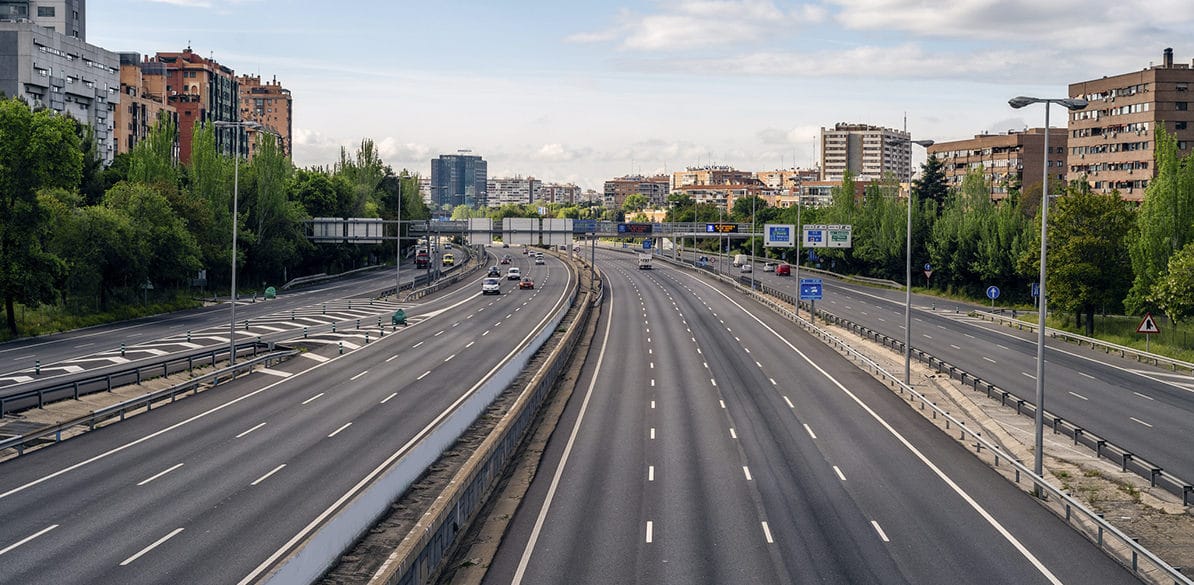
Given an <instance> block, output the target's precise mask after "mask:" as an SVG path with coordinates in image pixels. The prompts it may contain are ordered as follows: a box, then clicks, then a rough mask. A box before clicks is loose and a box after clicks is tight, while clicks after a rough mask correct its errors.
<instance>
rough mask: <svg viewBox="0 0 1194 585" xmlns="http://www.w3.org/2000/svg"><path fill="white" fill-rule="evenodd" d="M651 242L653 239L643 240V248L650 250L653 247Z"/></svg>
mask: <svg viewBox="0 0 1194 585" xmlns="http://www.w3.org/2000/svg"><path fill="white" fill-rule="evenodd" d="M651 242H652V240H643V249H644V250H650V249H651Z"/></svg>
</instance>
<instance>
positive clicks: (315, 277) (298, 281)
mask: <svg viewBox="0 0 1194 585" xmlns="http://www.w3.org/2000/svg"><path fill="white" fill-rule="evenodd" d="M382 268H385V265H384V264H378V265H376V266H365V267H363V268H354V269H352V270H345V271H344V272H337V273H336V274H328V273H326V272H321V273H319V274H311V275H308V276H299V277H297V278H292V279H290V282H287V283H286V284H283V285H282V286H281V287H279V290H290V289H291V288H293V287H296V286H302V285H304V284H311V283H314V282H323V281H325V280H335V279H337V278H344V277H345V276H350V275H353V274H357V273H358V272H368V271H370V270H380V269H382Z"/></svg>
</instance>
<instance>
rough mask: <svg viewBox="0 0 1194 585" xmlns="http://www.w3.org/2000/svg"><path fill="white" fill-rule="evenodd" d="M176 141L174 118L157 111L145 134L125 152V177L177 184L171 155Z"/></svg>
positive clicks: (176, 131)
mask: <svg viewBox="0 0 1194 585" xmlns="http://www.w3.org/2000/svg"><path fill="white" fill-rule="evenodd" d="M177 142H178V128H177V127H176V126H175V124H174V119H173V118H171V117H170V116H168V115H166V113H165V112H162V113H160V114H159V115H158V119H157V121H156V122H154V125H153V127H151V128H150V129H149V135H148V136H146V137H145V140H142V141H141V142H138V143H137V145H136V146H134V147H133V150H132V152H130V153H129V155H128V163H127V164H128V180H130V181H133V182H135V183H145V184H148V185H155V184H164V185H177V183H178V161H177V160H176V159H175V156H174V146H175V145H176V144H177ZM115 182H116V181H113V183H115Z"/></svg>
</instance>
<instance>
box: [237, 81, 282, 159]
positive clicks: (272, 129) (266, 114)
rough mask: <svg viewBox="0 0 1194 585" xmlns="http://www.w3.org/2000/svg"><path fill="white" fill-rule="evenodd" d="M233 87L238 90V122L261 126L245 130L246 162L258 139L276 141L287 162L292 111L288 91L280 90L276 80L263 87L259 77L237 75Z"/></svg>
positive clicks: (280, 87) (251, 155)
mask: <svg viewBox="0 0 1194 585" xmlns="http://www.w3.org/2000/svg"><path fill="white" fill-rule="evenodd" d="M237 85H238V86H239V89H240V119H241V120H252V121H254V122H257V123H259V124H261V126H262V127H261V128H260V129H256V128H249V129H247V130H246V132H247V136H248V140H249V158H253V154H254V151H255V149H256V148H257V141H258V140H259V136H260V135H266V136H274V137H276V138H277V140H278V145H279V146H280V147H281V148H282V153H283V154H284V155H285V156H286V158H291V156H293V152H292V150H291V149H292V146H293V143H292V141H291V136H293V134H294V107H293V99H292V97H291V95H290V90H289V89H286V88H284V87H282V84H280V83H278V78H277V77H274V79H273V80H272V81H266V82H265V83H264V84H263V83H261V76H259V75H241V76H240V77H239V78H237Z"/></svg>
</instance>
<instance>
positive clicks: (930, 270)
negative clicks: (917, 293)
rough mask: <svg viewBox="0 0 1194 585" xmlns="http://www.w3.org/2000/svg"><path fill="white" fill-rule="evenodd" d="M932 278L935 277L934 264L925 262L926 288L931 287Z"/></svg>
mask: <svg viewBox="0 0 1194 585" xmlns="http://www.w3.org/2000/svg"><path fill="white" fill-rule="evenodd" d="M930 278H933V265H932V264H929V263H928V262H925V288H928V287H929V279H930Z"/></svg>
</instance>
